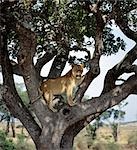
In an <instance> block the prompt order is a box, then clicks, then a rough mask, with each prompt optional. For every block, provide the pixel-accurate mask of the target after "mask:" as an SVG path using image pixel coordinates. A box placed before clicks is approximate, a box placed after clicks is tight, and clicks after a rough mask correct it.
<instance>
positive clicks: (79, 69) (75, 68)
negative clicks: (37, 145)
mask: <svg viewBox="0 0 137 150" xmlns="http://www.w3.org/2000/svg"><path fill="white" fill-rule="evenodd" d="M83 68H84V65H83V64H80V65H76V64H73V65H72V75H73V77H75V78H76V79H81V77H82V73H83Z"/></svg>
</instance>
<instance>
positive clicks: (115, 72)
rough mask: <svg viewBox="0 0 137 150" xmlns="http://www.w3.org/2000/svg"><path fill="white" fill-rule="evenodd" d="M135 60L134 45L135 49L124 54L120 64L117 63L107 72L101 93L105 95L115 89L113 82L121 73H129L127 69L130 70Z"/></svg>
mask: <svg viewBox="0 0 137 150" xmlns="http://www.w3.org/2000/svg"><path fill="white" fill-rule="evenodd" d="M136 59H137V45H135V47H134V48H133V49H132V50H130V51H129V52H128V53H127V54H126V56H125V57H124V59H123V60H122V61H121V62H120V63H118V64H117V65H115V66H114V67H113V68H112V69H110V70H109V71H108V73H107V75H106V77H105V81H104V88H103V91H102V93H106V92H108V91H110V90H112V89H113V88H115V82H116V80H117V79H118V77H119V76H120V75H122V74H123V73H126V72H128V71H129V70H128V69H129V68H131V65H132V63H133V62H134V61H135V60H136ZM131 71H134V70H131ZM110 81H111V83H110Z"/></svg>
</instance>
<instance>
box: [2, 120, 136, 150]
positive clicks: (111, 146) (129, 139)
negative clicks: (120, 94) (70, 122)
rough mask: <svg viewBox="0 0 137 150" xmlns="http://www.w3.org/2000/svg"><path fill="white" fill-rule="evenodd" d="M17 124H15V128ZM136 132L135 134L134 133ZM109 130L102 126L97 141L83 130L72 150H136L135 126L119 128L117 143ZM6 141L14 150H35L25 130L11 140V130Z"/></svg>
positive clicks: (4, 125) (18, 131)
mask: <svg viewBox="0 0 137 150" xmlns="http://www.w3.org/2000/svg"><path fill="white" fill-rule="evenodd" d="M17 126H19V124H16V127H17ZM5 129H6V124H5V123H0V130H3V131H4V130H5ZM135 131H136V132H135ZM111 132H112V131H111V129H110V128H109V127H108V126H104V127H101V128H99V129H98V131H97V139H96V140H95V141H93V140H91V138H90V137H89V136H87V132H86V129H83V130H82V131H81V132H80V133H79V134H78V135H77V136H76V137H75V141H74V150H123V149H124V150H137V124H127V125H121V126H120V132H119V136H118V142H117V143H115V142H114V140H113V137H112V134H111ZM8 139H9V140H12V141H13V142H14V143H15V145H16V150H21V149H23V150H35V146H34V143H33V141H32V140H31V138H30V136H29V134H28V133H27V131H26V130H25V129H23V134H22V129H21V128H16V138H12V134H11V129H10V133H9V134H8Z"/></svg>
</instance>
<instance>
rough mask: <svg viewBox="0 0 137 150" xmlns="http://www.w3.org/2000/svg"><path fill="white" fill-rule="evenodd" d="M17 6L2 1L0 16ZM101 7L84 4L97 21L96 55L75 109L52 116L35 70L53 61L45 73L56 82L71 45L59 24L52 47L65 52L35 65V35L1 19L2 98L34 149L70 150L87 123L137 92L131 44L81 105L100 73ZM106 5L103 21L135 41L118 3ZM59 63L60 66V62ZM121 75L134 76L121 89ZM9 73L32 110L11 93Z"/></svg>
mask: <svg viewBox="0 0 137 150" xmlns="http://www.w3.org/2000/svg"><path fill="white" fill-rule="evenodd" d="M17 2H18V1H12V2H8V1H5V2H4V3H3V6H1V7H2V8H3V9H1V14H2V15H4V13H5V14H8V9H7V6H9V5H11V6H12V5H13V4H15V3H17ZM101 2H102V1H97V3H96V5H94V7H95V8H94V9H93V7H91V6H90V5H92V4H90V3H86V5H88V10H87V11H88V12H90V13H92V12H93V14H94V15H95V18H96V33H95V51H94V55H93V58H92V59H90V60H89V64H90V69H89V71H88V73H87V74H86V75H85V79H84V81H83V82H82V84H81V85H80V88H79V90H78V91H77V93H76V96H75V100H76V101H77V105H76V106H73V107H70V106H68V105H67V104H66V105H64V106H62V107H61V109H60V110H59V111H58V112H57V113H53V112H52V111H51V110H49V109H48V107H47V106H46V105H45V104H44V103H43V100H42V96H41V93H39V86H40V83H41V76H40V71H41V69H42V67H43V65H44V64H46V63H47V62H49V61H50V60H51V59H52V58H53V57H54V56H55V59H54V62H53V64H52V67H51V70H50V73H49V78H51V77H52V78H55V77H57V76H60V74H61V72H62V70H63V68H64V66H65V63H66V61H67V60H68V54H69V49H68V47H69V46H70V45H69V43H67V42H68V41H67V40H66V37H65V36H66V34H65V33H64V34H63V33H62V32H63V31H62V30H61V29H62V24H61V27H60V30H59V31H60V34H59V37H58V36H57V40H58V42H57V44H58V46H59V47H62V48H63V49H64V52H62V53H60V54H57V51H55V52H54V53H53V54H51V53H48V52H46V53H45V54H44V55H43V57H42V58H40V59H39V60H38V61H37V63H36V64H35V65H34V63H33V57H34V55H35V53H36V46H37V37H36V34H35V33H34V32H33V31H32V30H31V29H29V28H27V27H26V26H25V24H23V23H21V22H20V21H18V20H17V19H15V20H14V21H15V22H14V25H13V23H11V24H9V20H10V18H8V17H7V16H5V20H4V21H5V22H3V24H5V26H4V29H3V30H1V35H0V40H1V41H0V64H1V67H2V74H3V84H2V85H0V92H1V97H2V99H3V101H4V102H5V104H6V106H7V107H8V108H9V110H10V111H11V113H12V114H13V116H14V117H16V118H18V119H19V120H20V121H21V122H22V123H23V125H24V127H25V128H26V129H27V131H28V132H29V134H30V136H31V137H32V139H33V141H34V143H35V145H36V148H37V149H38V150H71V149H72V147H73V141H74V137H75V136H76V135H77V134H78V133H79V132H80V131H81V130H82V129H83V128H84V127H85V126H86V125H87V124H88V123H89V122H90V121H92V120H94V119H95V118H96V117H97V116H99V115H100V114H101V113H103V112H104V111H105V110H107V109H108V108H110V107H112V106H114V105H117V104H118V103H120V102H121V101H122V100H124V99H125V98H127V97H128V96H129V95H130V94H133V93H137V75H136V73H137V67H136V65H133V63H134V61H135V60H136V58H137V45H135V46H134V47H133V48H132V49H131V51H129V52H128V53H127V54H126V56H125V58H124V59H123V60H122V61H121V62H120V63H119V64H117V65H116V66H114V67H113V68H112V69H110V70H109V71H108V73H107V75H106V77H105V81H104V88H103V90H102V93H101V95H100V96H99V97H96V98H92V99H89V100H88V101H82V98H83V96H84V93H85V91H86V90H87V88H88V87H89V85H90V83H91V82H92V81H93V80H94V79H95V78H96V77H97V76H98V75H99V73H100V66H99V60H100V57H101V55H102V50H103V39H102V38H103V29H104V27H105V25H106V22H104V20H103V18H102V12H101V11H100V9H99V7H100V5H101ZM110 2H111V3H112V5H113V10H112V12H111V13H110V14H109V16H108V21H109V19H115V21H116V23H117V24H118V25H119V27H120V28H121V30H122V31H123V32H124V33H125V35H126V36H127V37H129V38H131V39H133V40H134V41H135V42H137V35H136V33H133V31H131V29H130V28H129V27H128V24H127V21H125V20H124V19H123V18H122V13H123V12H122V11H121V10H120V6H119V2H118V1H117V2H115V3H114V2H113V1H111V0H110ZM119 12H121V13H119ZM10 30H13V31H14V32H16V34H17V36H18V40H19V46H20V49H19V52H18V56H17V60H18V63H15V62H13V61H11V60H10V59H9V53H8V49H7V42H8V41H7V34H8V32H9V31H10ZM64 30H65V29H64ZM62 58H63V61H61V60H62ZM56 65H59V67H60V68H56V67H55V66H56ZM126 72H127V73H129V72H134V75H132V76H131V77H129V78H128V79H127V80H126V81H125V82H123V84H121V85H119V86H118V85H116V84H115V83H116V81H117V79H118V78H119V76H120V75H122V74H123V73H126ZM13 74H18V75H21V76H23V79H24V83H25V86H26V89H27V93H28V96H29V100H30V107H31V108H32V109H31V110H29V109H28V108H27V107H26V106H25V105H24V103H23V102H22V100H21V98H20V97H19V95H18V93H17V91H16V88H15V84H14V79H13ZM110 81H111V82H110Z"/></svg>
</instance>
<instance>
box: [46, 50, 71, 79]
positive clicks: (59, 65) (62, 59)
mask: <svg viewBox="0 0 137 150" xmlns="http://www.w3.org/2000/svg"><path fill="white" fill-rule="evenodd" d="M68 55H69V49H68V48H65V47H64V50H63V52H61V53H60V54H59V55H57V56H56V57H55V59H54V61H53V63H52V66H51V69H50V72H49V75H48V78H56V77H59V76H60V75H61V73H62V71H63V69H64V67H65V65H66V62H67V60H68Z"/></svg>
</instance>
